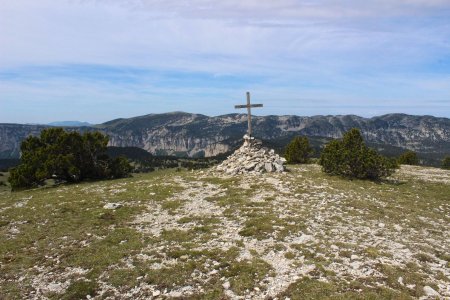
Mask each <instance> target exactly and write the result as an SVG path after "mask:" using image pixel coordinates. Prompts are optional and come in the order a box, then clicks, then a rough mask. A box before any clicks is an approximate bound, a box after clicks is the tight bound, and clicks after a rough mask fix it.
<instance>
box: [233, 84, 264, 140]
mask: <svg viewBox="0 0 450 300" xmlns="http://www.w3.org/2000/svg"><path fill="white" fill-rule="evenodd" d="M252 107H263V105H262V104H250V92H247V105H235V106H234V108H247V121H248V135H249V136H250V137H251V136H252V111H251V108H252Z"/></svg>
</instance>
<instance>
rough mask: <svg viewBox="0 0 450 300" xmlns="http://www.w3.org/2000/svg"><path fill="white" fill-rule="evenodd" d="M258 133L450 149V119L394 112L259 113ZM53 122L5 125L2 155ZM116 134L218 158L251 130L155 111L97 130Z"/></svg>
mask: <svg viewBox="0 0 450 300" xmlns="http://www.w3.org/2000/svg"><path fill="white" fill-rule="evenodd" d="M253 122H254V125H253V127H254V135H255V136H256V137H257V138H259V139H262V140H266V141H281V140H283V141H286V140H288V139H289V138H291V137H293V136H295V135H306V136H310V137H328V138H339V137H342V135H343V133H345V132H346V131H348V130H349V129H351V128H353V127H357V128H360V129H361V131H362V133H363V135H364V137H365V139H366V141H367V142H371V143H376V144H384V145H391V146H396V147H401V148H407V149H411V150H415V151H418V152H432V153H450V119H447V118H436V117H431V116H410V115H404V114H390V115H384V116H379V117H374V118H362V117H358V116H353V115H345V116H313V117H299V116H264V117H254V118H253ZM46 127H47V126H38V125H19V124H0V158H13V157H18V155H19V147H20V142H21V141H22V140H23V139H24V138H26V137H27V136H28V135H30V134H31V135H37V134H39V132H40V131H41V130H42V129H43V128H46ZM69 130H100V131H102V132H104V133H106V134H108V135H109V136H110V145H111V146H120V147H123V146H135V147H140V148H143V149H145V150H147V151H149V152H151V153H153V154H170V155H174V154H175V155H187V156H191V157H195V156H206V157H209V156H215V155H217V154H221V153H225V152H228V151H231V150H233V149H235V148H237V147H238V146H239V145H240V144H241V143H242V136H243V135H244V134H245V132H246V130H247V121H246V115H242V114H230V115H223V116H217V117H207V116H204V115H199V114H188V113H167V114H152V115H145V116H140V117H136V118H130V119H117V120H112V121H109V122H106V123H104V124H100V125H96V126H94V127H91V128H87V127H83V128H78V129H76V128H69Z"/></svg>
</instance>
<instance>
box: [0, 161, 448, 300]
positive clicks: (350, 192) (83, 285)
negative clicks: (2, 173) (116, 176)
mask: <svg viewBox="0 0 450 300" xmlns="http://www.w3.org/2000/svg"><path fill="white" fill-rule="evenodd" d="M290 169H291V172H288V173H285V174H265V175H262V176H238V177H226V176H223V175H220V176H218V175H217V174H215V173H213V172H212V171H211V170H203V171H193V172H191V171H181V172H176V171H175V170H162V171H156V172H152V173H147V174H138V175H136V176H134V177H133V178H127V179H121V180H114V181H103V182H93V183H83V184H78V185H62V186H57V187H53V188H43V189H36V190H30V191H23V192H17V193H12V194H11V193H10V192H9V191H7V190H6V189H0V241H1V242H0V298H1V299H23V298H35V299H42V298H45V297H47V298H50V299H81V298H86V296H87V295H90V296H91V297H95V298H96V299H106V298H108V299H148V298H149V297H151V296H155V297H160V298H162V299H166V298H168V299H169V298H183V299H221V298H222V299H227V298H230V299H236V298H237V296H246V297H249V298H252V299H266V298H267V299H270V298H271V297H278V298H279V299H280V298H281V299H284V298H285V297H289V298H291V299H410V298H412V299H414V298H419V297H421V296H423V295H425V291H427V292H428V293H431V292H432V291H431V289H433V290H434V291H435V292H438V293H440V296H441V297H450V291H449V290H448V286H449V284H450V280H449V276H450V262H449V260H450V254H449V252H448V249H450V243H449V241H450V234H449V232H448V226H449V223H450V199H449V196H448V195H449V194H450V171H444V170H440V169H433V168H421V167H406V166H405V167H402V169H401V170H399V171H398V172H397V174H395V175H394V176H393V178H392V179H390V180H389V181H387V182H384V183H373V182H365V181H358V180H355V181H346V180H343V179H340V178H337V177H330V176H327V175H325V174H323V173H322V172H320V169H319V167H318V166H316V165H305V166H295V167H290ZM108 203H119V204H121V205H122V207H119V208H117V209H107V208H104V206H105V204H108ZM424 287H426V288H425V289H424Z"/></svg>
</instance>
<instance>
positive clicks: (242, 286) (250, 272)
mask: <svg viewBox="0 0 450 300" xmlns="http://www.w3.org/2000/svg"><path fill="white" fill-rule="evenodd" d="M271 271H272V267H271V266H270V265H269V264H268V263H266V262H265V261H263V260H261V259H256V258H255V259H252V260H242V261H239V262H238V261H234V262H233V263H232V264H231V265H230V266H229V268H228V269H227V270H226V271H225V272H224V275H225V277H227V278H230V284H231V289H232V290H233V291H234V292H235V293H236V294H238V295H240V294H242V293H244V292H245V291H246V290H248V289H252V288H253V287H254V286H256V285H257V283H258V282H259V281H260V280H262V279H263V278H264V277H265V276H266V275H270V272H271Z"/></svg>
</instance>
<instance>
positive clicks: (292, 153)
mask: <svg viewBox="0 0 450 300" xmlns="http://www.w3.org/2000/svg"><path fill="white" fill-rule="evenodd" d="M312 151H313V150H312V148H311V146H310V145H309V140H308V138H307V137H306V136H297V137H295V138H294V139H293V140H292V141H291V142H290V143H289V144H288V145H287V146H286V151H285V154H284V157H285V158H286V160H287V162H288V163H289V164H305V163H307V162H308V159H309V157H310V155H311V154H312Z"/></svg>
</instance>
